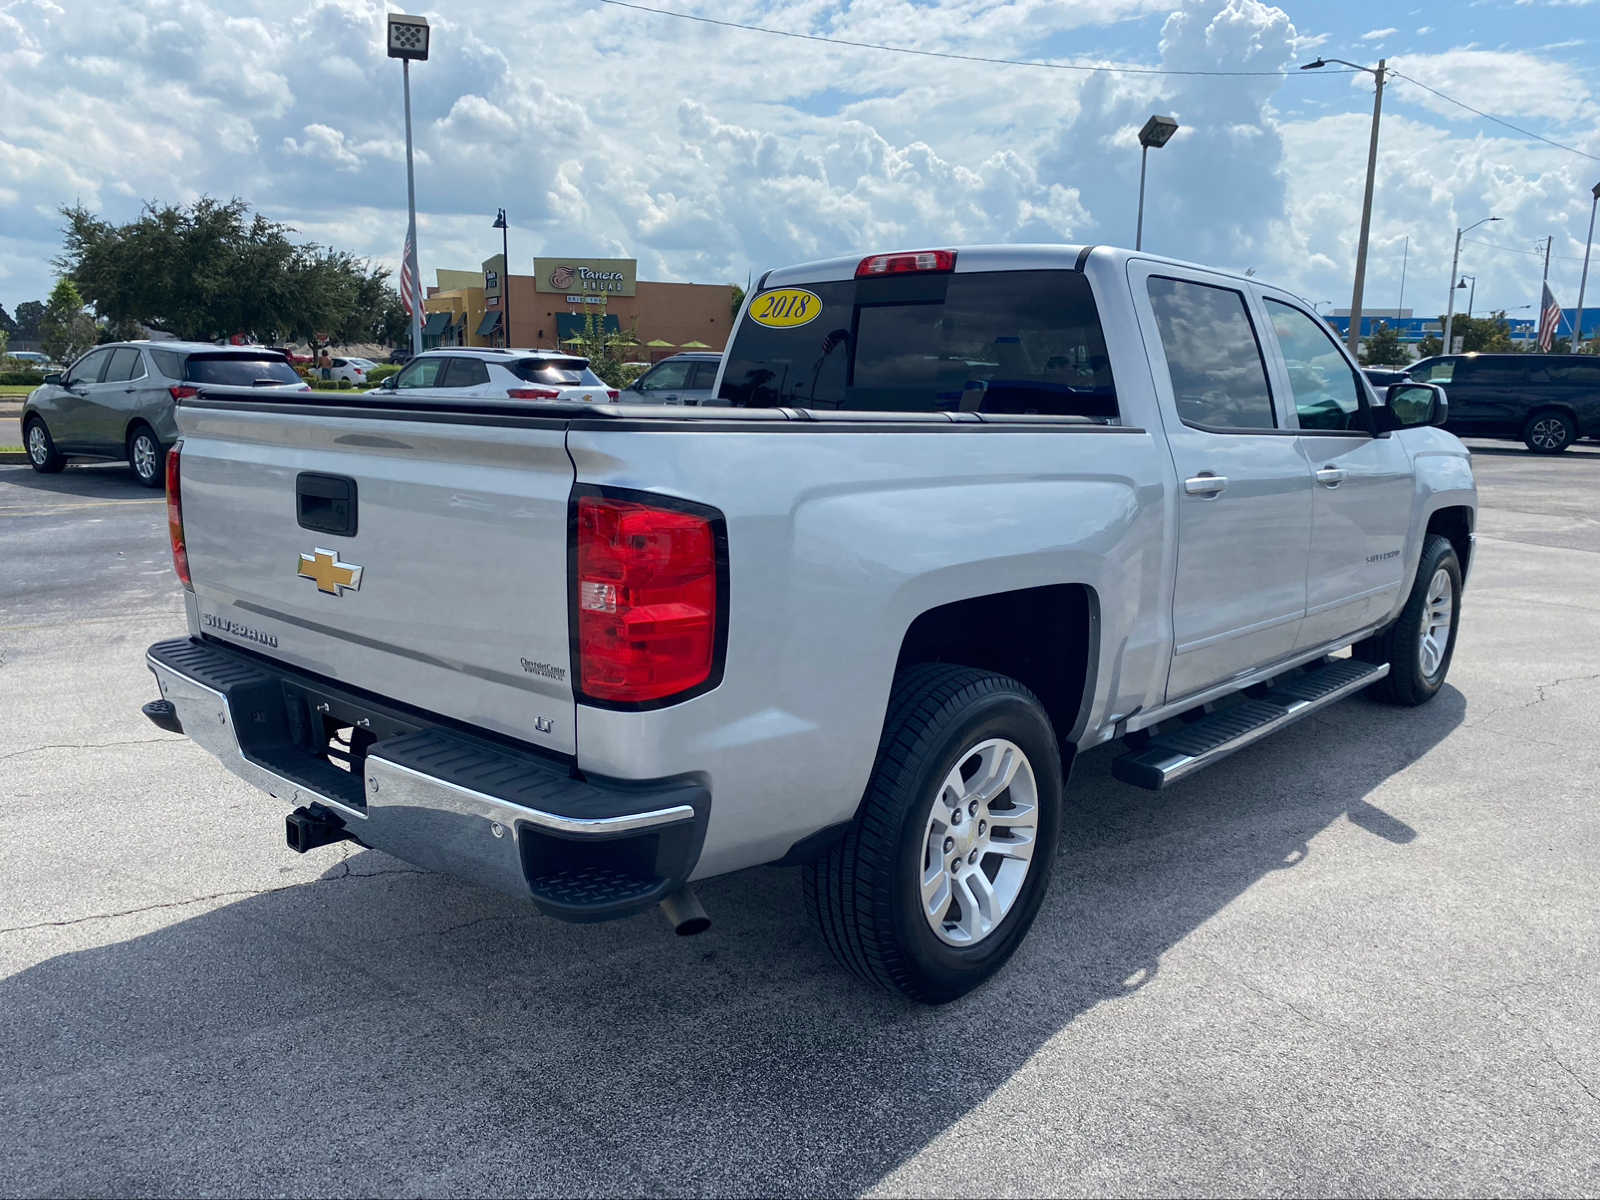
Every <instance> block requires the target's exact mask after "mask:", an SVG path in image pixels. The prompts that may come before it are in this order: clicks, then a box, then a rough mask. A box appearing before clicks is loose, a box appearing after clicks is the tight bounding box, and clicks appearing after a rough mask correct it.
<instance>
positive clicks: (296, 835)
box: [146, 246, 1477, 1001]
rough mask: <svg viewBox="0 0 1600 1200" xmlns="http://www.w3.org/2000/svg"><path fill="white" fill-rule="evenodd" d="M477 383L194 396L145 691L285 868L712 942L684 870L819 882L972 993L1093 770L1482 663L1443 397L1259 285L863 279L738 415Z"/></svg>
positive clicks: (828, 930) (1155, 766) (760, 331)
mask: <svg viewBox="0 0 1600 1200" xmlns="http://www.w3.org/2000/svg"><path fill="white" fill-rule="evenodd" d="M428 357H429V356H425V360H428ZM438 357H439V358H440V359H444V360H447V361H448V362H449V364H450V365H449V367H448V368H445V371H446V377H447V378H448V372H449V371H453V370H454V369H455V364H456V363H458V362H461V361H466V359H465V357H464V356H463V355H462V354H461V352H459V351H449V352H448V353H444V352H441V354H440V355H439V356H438ZM488 359H489V356H488V355H487V354H482V353H481V354H480V355H479V356H478V357H477V358H475V359H473V360H472V361H478V362H484V361H488ZM490 365H491V366H496V367H497V366H499V365H500V364H496V363H492V362H491V363H490ZM448 391H449V389H445V390H444V392H442V393H441V392H436V393H434V394H435V395H439V396H440V397H441V398H440V400H439V401H438V403H437V404H435V405H433V406H431V407H424V406H420V405H406V404H400V403H398V400H399V398H400V397H403V396H404V394H405V393H404V390H402V391H401V392H400V393H399V394H398V396H397V395H396V394H392V393H383V392H379V393H369V394H368V395H367V396H366V397H364V398H363V399H362V400H361V402H360V403H358V404H352V403H351V401H350V400H349V399H347V398H343V397H339V396H337V395H332V394H329V393H325V392H316V393H310V394H307V395H305V396H302V397H297V398H296V400H295V402H294V403H293V404H274V403H270V402H268V398H266V397H261V396H256V395H252V394H250V393H248V392H236V393H234V394H231V395H226V396H224V395H216V396H212V395H210V394H207V395H205V396H201V397H198V398H194V399H187V400H185V401H184V402H183V403H182V405H181V406H180V407H179V411H178V420H179V425H180V427H181V429H182V430H183V435H184V436H183V440H182V441H181V442H180V443H179V447H178V449H177V450H176V451H175V453H174V459H173V461H174V463H175V470H174V475H173V479H174V483H173V488H172V491H171V493H170V498H171V511H172V514H173V515H172V520H171V521H170V523H169V524H170V529H171V533H172V539H173V542H172V545H173V556H174V562H175V564H176V567H177V571H178V576H179V578H180V580H181V581H182V583H183V586H184V587H185V588H186V589H188V596H187V604H186V612H187V614H188V621H189V636H188V637H187V638H180V639H177V640H174V641H166V642H161V643H158V644H156V645H154V646H151V647H150V649H149V651H148V658H147V661H148V663H149V665H150V667H151V669H152V670H153V672H154V673H155V676H156V679H157V681H158V682H159V689H160V698H159V699H156V700H152V701H151V702H150V703H149V704H148V705H147V706H146V713H147V715H149V716H150V718H151V719H152V720H153V721H155V722H156V723H157V724H158V725H160V726H161V727H162V728H164V729H169V730H176V731H183V732H186V733H187V734H188V735H189V736H190V737H191V738H192V739H193V740H194V741H195V742H196V743H198V744H199V745H200V746H202V747H204V748H205V749H207V750H209V751H210V752H212V753H213V754H215V755H217V756H218V758H219V759H220V761H221V762H222V763H223V764H224V765H225V766H227V767H228V768H229V769H230V770H232V771H234V772H235V773H237V774H239V775H240V776H242V777H243V778H245V779H247V780H249V781H250V782H252V783H254V784H256V785H257V786H259V787H261V788H263V789H265V790H267V791H269V792H271V793H272V794H273V795H275V796H278V797H281V798H282V799H283V800H284V801H285V802H286V803H287V805H289V806H294V808H293V811H292V812H291V813H290V814H289V816H288V823H287V838H288V842H289V845H290V846H291V848H293V849H296V850H301V851H304V850H307V849H310V848H312V847H315V846H319V845H325V844H327V843H331V842H335V841H339V840H341V839H345V838H354V839H356V840H357V841H358V842H359V843H360V844H361V845H363V846H370V847H373V848H376V849H380V850H383V851H386V852H388V853H390V854H394V855H397V856H398V857H400V858H402V859H405V860H408V861H410V862H412V863H416V864H418V865H419V866H422V867H424V868H427V869H430V870H440V871H448V872H453V873H456V874H458V875H461V876H464V877H466V878H469V879H472V880H475V881H477V882H479V883H481V884H485V885H487V886H491V887H496V888H500V889H502V890H504V891H506V892H509V893H511V894H513V895H518V896H521V897H523V898H531V899H532V901H533V902H534V903H535V904H536V905H537V906H538V907H539V908H541V909H542V910H543V911H544V912H546V913H548V914H550V915H552V916H557V917H562V918H566V919H570V920H580V921H585V920H599V919H602V918H607V917H615V916H620V915H623V914H625V913H630V912H634V911H637V910H638V909H640V908H643V907H646V906H649V905H651V904H654V903H657V902H660V903H661V904H662V907H663V909H664V911H665V912H666V913H667V916H668V918H669V921H670V922H671V923H672V924H673V925H674V926H675V927H676V928H677V929H678V931H679V932H680V933H686V932H694V931H698V930H699V929H700V928H703V927H704V926H705V924H706V923H707V918H706V916H705V914H704V912H703V910H701V909H700V907H699V904H698V902H697V901H696V900H695V898H694V892H693V888H692V881H693V880H698V879H704V878H708V877H711V876H717V875H722V874H725V873H727V872H730V871H738V870H741V869H743V868H746V867H752V866H756V865H759V864H763V863H784V864H801V865H803V866H804V896H805V903H806V905H807V906H808V908H809V909H810V910H811V912H812V913H813V914H814V916H815V919H816V921H817V922H818V924H819V926H820V929H821V936H822V939H823V941H824V942H826V943H827V945H828V947H829V948H830V949H831V950H832V951H833V953H834V954H835V955H836V956H837V957H838V959H839V960H840V962H841V963H843V964H844V965H845V966H846V967H848V968H849V969H851V970H853V971H855V972H857V973H858V974H860V975H861V976H862V977H864V978H866V979H868V980H870V981H873V982H875V983H878V984H882V985H884V986H886V987H890V988H896V989H899V990H900V991H902V992H905V993H907V994H909V995H911V996H913V997H916V998H917V999H920V1000H924V1001H944V1000H949V999H952V998H954V997H956V996H958V995H960V994H962V993H963V992H966V991H968V990H969V989H971V988H972V987H974V986H976V985H977V984H979V983H980V982H982V981H983V980H984V979H986V978H987V977H989V976H990V975H991V974H992V973H993V972H994V971H996V970H997V969H998V968H999V967H1000V966H1001V965H1002V964H1003V963H1004V962H1005V961H1006V959H1007V957H1008V956H1009V955H1010V954H1011V953H1012V951H1013V950H1014V949H1015V948H1016V946H1017V944H1018V942H1019V941H1020V940H1021V939H1022V938H1023V936H1024V935H1025V934H1026V932H1027V930H1028V927H1029V925H1030V924H1031V922H1032V921H1033V919H1034V916H1035V914H1036V913H1037V912H1038V911H1039V906H1040V903H1041V901H1042V899H1043V897H1044V894H1045V890H1046V888H1047V886H1048V884H1049V880H1050V873H1051V865H1052V861H1053V856H1054V854H1055V852H1056V847H1057V843H1058V841H1059V839H1060V829H1061V821H1062V803H1063V800H1062V792H1063V788H1064V786H1065V782H1066V779H1067V777H1068V775H1069V773H1070V769H1071V767H1072V764H1073V761H1074V759H1075V757H1076V756H1077V754H1078V753H1080V752H1082V751H1084V750H1087V749H1089V748H1090V747H1093V746H1100V745H1103V744H1106V743H1111V742H1115V741H1118V740H1120V739H1123V738H1125V737H1126V736H1127V735H1137V736H1136V737H1134V738H1132V739H1130V740H1129V741H1128V742H1126V743H1125V745H1124V752H1123V754H1122V756H1121V757H1119V758H1116V759H1115V760H1114V763H1113V766H1112V772H1113V774H1114V775H1115V776H1116V777H1117V778H1119V779H1121V780H1124V781H1125V782H1128V783H1130V784H1134V785H1137V786H1141V787H1147V788H1160V787H1164V786H1167V785H1170V784H1172V783H1175V782H1176V781H1178V780H1180V779H1183V778H1186V777H1188V776H1189V775H1191V774H1192V773H1193V772H1195V771H1197V770H1199V769H1201V768H1204V767H1209V766H1212V765H1213V764H1215V763H1217V762H1218V761H1219V760H1221V759H1223V758H1224V757H1226V756H1227V755H1229V754H1231V753H1233V752H1234V751H1238V750H1242V749H1244V748H1245V747H1246V746H1249V745H1251V744H1252V743H1254V742H1255V741H1257V740H1259V739H1260V738H1262V737H1264V736H1266V735H1268V734H1270V733H1272V732H1274V731H1276V730H1278V729H1281V728H1283V727H1284V726H1287V725H1289V724H1291V723H1293V722H1295V721H1297V720H1300V719H1303V718H1305V717H1307V716H1310V715H1311V714H1313V713H1316V712H1319V711H1321V710H1323V709H1324V708H1325V707H1326V706H1327V705H1329V704H1331V703H1333V702H1335V701H1337V700H1339V699H1340V698H1342V697H1345V696H1349V695H1352V694H1354V693H1356V692H1358V691H1363V690H1367V691H1370V692H1371V693H1372V694H1374V695H1376V696H1378V697H1380V698H1382V699H1384V700H1387V701H1391V702H1394V703H1397V704H1401V705H1418V704H1422V703H1425V702H1426V701H1428V700H1429V699H1431V698H1432V697H1433V696H1435V695H1437V694H1438V692H1439V690H1440V688H1441V687H1443V685H1444V681H1445V677H1446V674H1447V672H1448V671H1449V668H1450V661H1451V656H1452V654H1453V651H1454V648H1455V637H1456V627H1457V622H1458V620H1459V616H1460V611H1461V609H1460V606H1461V598H1462V594H1463V592H1462V588H1463V584H1464V583H1465V581H1466V578H1467V571H1468V568H1469V566H1470V565H1471V561H1472V553H1473V522H1474V514H1475V512H1476V503H1477V499H1476V490H1475V487H1474V484H1473V479H1472V468H1471V459H1470V456H1469V455H1468V453H1467V451H1466V449H1465V448H1464V447H1463V446H1462V445H1461V443H1460V442H1458V441H1457V440H1456V439H1455V438H1454V437H1452V436H1451V435H1449V434H1448V433H1445V432H1444V431H1443V430H1442V429H1438V428H1434V427H1433V425H1434V423H1436V422H1437V421H1439V420H1441V419H1442V396H1441V393H1440V390H1439V389H1438V388H1436V387H1431V386H1427V385H1418V384H1411V383H1408V384H1403V385H1399V386H1397V387H1393V388H1389V389H1387V390H1386V392H1385V393H1384V394H1383V396H1382V397H1379V396H1377V395H1375V394H1374V393H1373V392H1372V390H1371V388H1370V387H1369V385H1368V384H1367V383H1366V381H1365V380H1364V379H1363V378H1362V376H1361V373H1360V372H1359V371H1358V370H1357V368H1356V365H1355V363H1354V362H1353V361H1352V360H1351V359H1350V357H1349V356H1348V355H1347V354H1346V352H1345V350H1344V347H1343V346H1341V345H1340V344H1339V342H1338V341H1337V340H1335V338H1334V337H1332V336H1331V335H1330V332H1329V330H1328V327H1327V325H1326V324H1325V323H1324V322H1323V321H1322V320H1321V319H1320V318H1319V317H1318V316H1317V315H1316V312H1315V310H1314V309H1313V308H1312V307H1311V305H1310V304H1308V303H1306V302H1305V301H1304V300H1301V299H1300V298H1299V297H1297V296H1294V295H1291V294H1290V293H1288V292H1286V291H1283V290H1282V289H1279V288H1275V287H1272V286H1270V285H1269V284H1267V283H1265V282H1264V281H1262V280H1260V279H1256V278H1247V277H1245V276H1242V275H1237V274H1231V273H1228V272H1224V271H1219V270H1209V269H1206V268H1203V267H1198V266H1194V265H1191V264H1187V263H1181V262H1176V261H1171V260H1165V259H1159V258H1156V257H1154V256H1151V255H1147V254H1146V255H1136V254H1133V253H1130V252H1128V251H1125V250H1118V249H1114V248H1108V247H1083V248H1078V247H1067V246H1063V247H1054V246H1052V247H1039V246H1019V247H975V248H970V249H960V250H930V251H919V252H913V253H896V254H873V255H869V256H867V257H866V258H864V259H857V258H855V257H851V258H848V259H834V260H831V261H826V262H817V263H810V264H807V265H804V266H798V267H790V268H787V269H784V270H776V271H769V272H767V273H766V274H764V275H762V276H761V278H760V282H759V284H758V285H757V287H756V289H755V295H754V298H753V300H752V301H751V303H750V304H749V305H748V307H747V309H746V311H745V313H744V314H743V316H742V317H741V319H740V321H739V322H738V325H737V329H736V332H735V334H734V337H733V339H732V342H731V345H730V347H729V349H728V352H727V358H726V361H725V363H724V366H723V373H722V376H721V378H720V380H719V394H720V397H721V399H722V400H723V401H724V402H725V403H726V407H721V408H717V409H715V410H707V409H704V408H688V407H676V406H675V407H671V408H668V407H666V406H660V407H658V408H657V409H656V410H655V411H654V412H644V413H641V408H640V406H638V405H618V406H611V405H598V406H596V405H588V404H574V403H559V402H556V403H538V404H521V405H517V404H508V405H505V406H504V407H500V408H498V409H497V410H496V411H495V412H493V413H492V414H486V413H485V411H484V410H485V405H484V403H483V402H482V401H475V400H472V399H471V398H470V397H461V398H460V400H457V399H456V398H454V397H448ZM390 402H394V403H393V405H392V407H386V405H388V404H389V403H390ZM290 410H292V411H290ZM1347 647H1353V651H1354V652H1353V656H1351V657H1347V658H1345V657H1340V658H1330V657H1329V656H1330V655H1332V654H1334V653H1335V652H1337V651H1341V650H1343V649H1345V648H1347ZM1341 728H1343V726H1342V725H1340V724H1339V723H1337V722H1335V723H1331V724H1328V725H1325V726H1322V727H1321V730H1322V733H1321V735H1320V736H1321V737H1323V738H1324V739H1325V738H1326V737H1330V736H1331V737H1335V738H1337V736H1338V731H1339V730H1340V729H1341ZM1397 736H1399V735H1397ZM1349 752H1350V753H1360V752H1361V751H1360V750H1359V749H1358V748H1356V747H1350V748H1349ZM1256 765H1258V766H1259V765H1260V760H1258V762H1257V764H1256ZM1336 769H1337V768H1336V767H1334V766H1330V765H1327V764H1323V765H1319V766H1318V767H1317V768H1316V770H1317V771H1327V770H1336ZM1313 773H1315V772H1313ZM1308 778H1309V776H1306V775H1305V774H1304V772H1302V773H1301V774H1293V773H1292V769H1291V773H1290V774H1287V775H1285V777H1284V779H1283V786H1284V787H1285V788H1286V789H1297V788H1302V787H1304V786H1307V779H1308ZM1217 786H1218V788H1220V789H1221V790H1227V788H1228V787H1229V784H1228V783H1227V782H1226V781H1225V780H1224V781H1219V783H1218V785H1217ZM191 819H193V820H196V821H200V820H207V821H210V820H218V821H221V820H233V819H235V817H234V816H233V815H232V814H223V813H221V812H217V813H209V814H203V813H198V812H197V813H195V814H194V815H193V817H192V818H191ZM1332 852H1337V851H1332ZM1072 883H1073V881H1071V880H1067V881H1064V886H1068V887H1070V886H1071V885H1072ZM740 894H742V895H750V894H752V893H749V892H745V893H740ZM1059 907H1061V908H1062V909H1063V910H1068V909H1070V908H1071V907H1072V905H1071V903H1070V901H1068V902H1063V904H1062V905H1060V906H1059ZM262 950H263V952H277V951H276V948H275V947H272V946H268V945H267V944H266V943H265V942H263V946H262Z"/></svg>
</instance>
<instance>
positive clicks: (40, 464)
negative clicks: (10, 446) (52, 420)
mask: <svg viewBox="0 0 1600 1200" xmlns="http://www.w3.org/2000/svg"><path fill="white" fill-rule="evenodd" d="M35 430H37V431H38V436H37V438H36V437H35V436H34V431H35ZM22 444H23V446H24V448H26V450H27V451H28V465H29V466H30V467H32V468H33V469H34V470H35V471H37V472H39V474H41V475H54V474H55V473H56V472H57V471H59V470H61V469H62V468H63V467H65V466H66V465H67V458H66V455H64V454H62V453H61V451H59V450H57V449H56V442H55V439H54V438H52V437H51V436H50V429H49V426H47V425H46V424H45V423H44V420H43V418H41V417H29V418H28V423H27V424H26V425H24V426H23V429H22ZM41 449H42V450H43V453H42V454H41V453H40V450H41Z"/></svg>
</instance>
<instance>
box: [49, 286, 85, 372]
mask: <svg viewBox="0 0 1600 1200" xmlns="http://www.w3.org/2000/svg"><path fill="white" fill-rule="evenodd" d="M96 332H97V330H96V328H95V323H94V318H93V317H91V316H90V315H89V314H88V313H86V312H84V311H83V296H82V295H81V294H79V292H78V289H77V286H76V285H75V284H74V283H73V282H72V280H70V279H67V278H65V277H63V278H61V279H59V280H57V281H56V286H55V287H54V288H53V289H51V292H50V299H49V300H48V301H46V303H45V306H44V318H43V320H41V321H40V322H39V341H40V343H41V344H42V345H43V347H44V352H45V353H46V354H48V355H49V356H50V357H51V358H53V359H55V360H56V361H58V362H68V361H70V360H72V359H74V358H77V357H78V355H80V354H82V353H83V352H84V351H85V350H87V349H88V348H89V347H90V346H92V345H94V342H95V334H96Z"/></svg>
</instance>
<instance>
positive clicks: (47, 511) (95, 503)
mask: <svg viewBox="0 0 1600 1200" xmlns="http://www.w3.org/2000/svg"><path fill="white" fill-rule="evenodd" d="M165 503H166V500H165V499H164V498H161V497H155V498H153V499H150V500H89V501H86V502H84V503H83V504H54V505H51V506H50V507H48V508H31V509H27V510H26V511H17V512H8V511H7V509H8V508H16V509H18V510H21V509H22V505H20V504H18V505H0V517H48V516H50V515H51V514H52V513H59V512H76V511H78V510H79V509H83V508H106V507H109V506H111V505H115V504H165Z"/></svg>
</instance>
